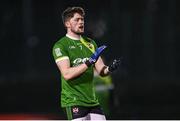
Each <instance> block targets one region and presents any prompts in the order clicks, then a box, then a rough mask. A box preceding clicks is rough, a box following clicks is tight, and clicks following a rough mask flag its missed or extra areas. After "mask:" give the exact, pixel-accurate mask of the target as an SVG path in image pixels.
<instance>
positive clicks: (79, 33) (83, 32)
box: [76, 31, 84, 35]
mask: <svg viewBox="0 0 180 121" xmlns="http://www.w3.org/2000/svg"><path fill="white" fill-rule="evenodd" d="M76 34H79V35H81V34H84V31H82V32H76Z"/></svg>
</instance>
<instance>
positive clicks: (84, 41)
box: [53, 7, 120, 120]
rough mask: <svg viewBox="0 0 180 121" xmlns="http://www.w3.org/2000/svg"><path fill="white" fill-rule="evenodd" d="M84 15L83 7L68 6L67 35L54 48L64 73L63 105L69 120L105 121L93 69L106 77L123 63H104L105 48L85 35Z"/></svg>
mask: <svg viewBox="0 0 180 121" xmlns="http://www.w3.org/2000/svg"><path fill="white" fill-rule="evenodd" d="M84 15H85V13H84V10H83V9H82V8H81V7H69V8H67V9H66V10H65V11H64V12H63V14H62V19H63V22H64V25H65V27H66V29H67V34H66V36H64V37H62V38H61V39H60V40H59V41H57V42H56V43H55V44H54V47H53V56H54V59H55V62H56V64H57V66H58V68H59V70H60V72H61V85H62V91H61V106H62V107H63V108H65V109H66V113H67V117H68V119H82V120H94V119H96V120H105V116H104V113H103V111H102V109H101V107H100V105H99V102H98V100H97V97H96V95H95V89H94V85H93V77H94V75H93V74H94V72H93V68H95V69H96V70H97V72H98V73H99V74H100V75H101V76H106V75H108V74H109V73H110V72H112V71H113V70H115V69H116V68H117V67H118V66H119V64H120V60H115V61H114V62H113V63H112V64H111V65H110V66H106V65H105V64H104V63H103V61H102V59H101V57H100V54H101V53H102V51H103V50H104V49H105V48H106V46H101V47H99V48H98V47H97V45H96V43H95V42H94V41H93V40H92V39H89V38H87V37H85V36H82V34H83V33H84Z"/></svg>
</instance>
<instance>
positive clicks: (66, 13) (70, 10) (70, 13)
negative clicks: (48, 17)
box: [62, 7, 85, 24]
mask: <svg viewBox="0 0 180 121" xmlns="http://www.w3.org/2000/svg"><path fill="white" fill-rule="evenodd" d="M75 13H79V14H80V15H81V16H83V17H84V16H85V12H84V9H83V8H82V7H68V8H67V9H65V10H64V11H63V13H62V22H63V24H65V22H66V21H67V20H69V19H70V18H72V17H73V16H74V14H75Z"/></svg>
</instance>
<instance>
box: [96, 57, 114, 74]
mask: <svg viewBox="0 0 180 121" xmlns="http://www.w3.org/2000/svg"><path fill="white" fill-rule="evenodd" d="M95 69H96V71H97V72H98V74H99V75H100V76H107V75H108V74H109V73H110V72H109V70H108V66H106V65H105V64H104V62H103V60H102V58H101V57H99V58H98V60H97V62H96V63H95Z"/></svg>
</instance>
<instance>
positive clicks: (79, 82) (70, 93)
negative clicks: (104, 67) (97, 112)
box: [53, 36, 99, 107]
mask: <svg viewBox="0 0 180 121" xmlns="http://www.w3.org/2000/svg"><path fill="white" fill-rule="evenodd" d="M81 39H83V40H84V42H85V44H84V43H83V42H81V41H80V40H73V39H71V38H69V37H67V36H65V37H63V38H61V39H60V40H59V41H57V42H56V43H55V44H54V47H53V56H54V59H55V61H56V63H57V62H58V61H61V60H62V59H69V61H70V66H71V67H74V66H78V65H79V64H82V63H84V62H85V61H86V60H87V59H88V58H89V57H90V56H91V55H92V53H93V52H92V51H91V50H90V49H91V48H92V47H94V48H95V49H96V48H97V45H96V43H95V42H94V41H93V40H91V39H89V38H87V37H81ZM85 45H88V46H85ZM93 77H94V73H93V66H91V67H89V68H88V69H87V70H86V71H85V72H84V73H83V74H81V75H80V76H78V77H76V78H73V79H71V80H65V79H64V77H63V76H61V88H62V90H61V106H62V107H67V106H73V105H80V106H96V105H98V104H99V102H98V100H97V97H96V95H95V89H94V83H93Z"/></svg>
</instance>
